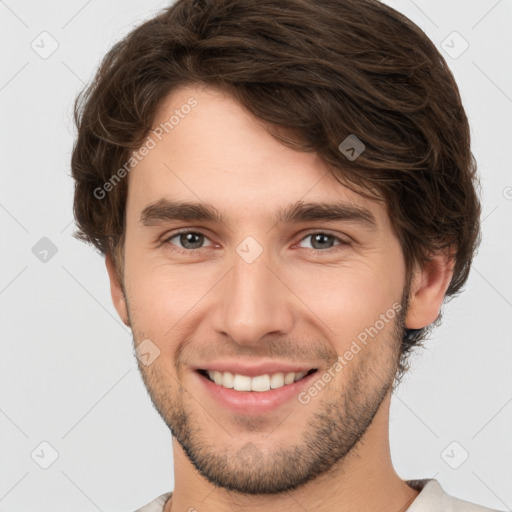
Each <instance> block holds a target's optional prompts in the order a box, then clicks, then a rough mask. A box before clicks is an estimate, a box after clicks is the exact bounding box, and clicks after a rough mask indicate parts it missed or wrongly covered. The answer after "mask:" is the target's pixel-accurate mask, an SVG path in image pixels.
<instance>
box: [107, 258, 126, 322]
mask: <svg viewBox="0 0 512 512" xmlns="http://www.w3.org/2000/svg"><path fill="white" fill-rule="evenodd" d="M105 266H106V267H107V272H108V277H109V280H110V295H111V297H112V303H113V304H114V307H115V308H116V311H117V313H118V314H119V316H120V317H121V320H122V321H123V323H124V324H125V325H127V326H128V327H130V320H129V317H128V309H127V307H126V301H125V297H124V292H123V288H122V286H121V283H120V282H119V277H118V275H117V271H116V266H115V263H114V259H113V258H112V255H111V254H106V255H105Z"/></svg>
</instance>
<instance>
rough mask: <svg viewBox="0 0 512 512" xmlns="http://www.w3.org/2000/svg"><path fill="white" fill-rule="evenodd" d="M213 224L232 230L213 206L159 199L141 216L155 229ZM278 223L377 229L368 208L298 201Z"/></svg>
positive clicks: (282, 213)
mask: <svg viewBox="0 0 512 512" xmlns="http://www.w3.org/2000/svg"><path fill="white" fill-rule="evenodd" d="M175 220H180V221H193V222H201V221H202V222H211V223H217V224H225V225H226V226H229V218H228V217H226V216H224V215H223V214H222V213H221V212H219V210H218V209H217V208H215V206H213V205H212V204H210V203H202V202H201V203H198V202H189V201H172V200H170V199H165V198H162V199H159V200H158V201H156V202H154V203H151V204H149V205H147V206H146V207H145V208H144V209H143V210H142V212H141V215H140V222H141V223H142V225H144V226H156V225H159V224H161V223H164V222H169V221H175ZM275 221H276V223H279V222H283V223H288V224H298V223H301V222H312V221H354V222H357V223H360V224H363V225H366V226H367V227H370V228H376V227H377V221H376V219H375V216H374V215H373V214H372V213H371V212H370V211H369V210H367V209H366V208H363V207H361V206H357V205H354V204H350V203H344V202H336V203H323V202H322V203H304V202H303V201H297V202H296V203H292V204H290V205H288V206H286V207H282V208H280V209H279V210H278V212H277V215H276V218H275Z"/></svg>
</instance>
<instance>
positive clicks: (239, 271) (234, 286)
mask: <svg viewBox="0 0 512 512" xmlns="http://www.w3.org/2000/svg"><path fill="white" fill-rule="evenodd" d="M217 294H218V295H217V297H216V305H215V311H214V312H213V314H212V317H211V318H212V323H213V328H214V329H215V330H216V332H218V333H220V334H222V335H225V336H229V337H230V338H231V339H232V340H233V341H234V342H236V343H237V344H239V345H247V346H251V345H254V346H256V345H259V344H260V343H261V340H262V338H264V337H265V336H267V335H269V334H272V335H273V336H278V335H279V336H281V335H285V334H289V333H290V332H291V330H292V327H293V312H292V300H293V293H292V292H291V291H290V289H289V288H288V287H287V286H286V284H285V283H284V282H283V280H282V278H280V276H279V271H278V269H277V268H276V265H275V264H272V262H271V261H270V258H269V255H268V251H263V252H262V254H260V255H259V256H258V258H256V259H255V260H254V261H252V262H248V261H246V260H245V259H244V258H243V257H241V256H239V254H237V253H235V255H234V258H233V267H232V269H231V271H230V272H229V273H228V274H227V276H226V277H225V278H224V279H223V280H222V281H221V283H220V286H219V287H218V289H217Z"/></svg>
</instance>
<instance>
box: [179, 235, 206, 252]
mask: <svg viewBox="0 0 512 512" xmlns="http://www.w3.org/2000/svg"><path fill="white" fill-rule="evenodd" d="M202 236H203V235H200V234H199V233H185V234H183V235H181V240H180V242H181V244H182V245H183V247H186V248H187V249H197V248H199V247H201V241H202V240H201V237H202ZM194 237H196V238H198V237H199V241H196V242H194V240H193V239H194ZM187 244H192V246H193V247H190V246H187Z"/></svg>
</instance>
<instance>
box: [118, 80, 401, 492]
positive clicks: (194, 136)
mask: <svg viewBox="0 0 512 512" xmlns="http://www.w3.org/2000/svg"><path fill="white" fill-rule="evenodd" d="M191 98H194V100H191ZM185 105H189V107H185ZM192 105H193V106H192ZM173 115H174V117H175V118H174V119H171V117H172V116H173ZM170 119H171V121H170V123H171V125H172V129H170V128H169V125H168V126H167V128H168V133H166V131H165V130H163V133H160V132H159V131H158V128H156V127H158V126H159V125H160V123H165V122H166V121H169V120H170ZM154 127H155V130H156V131H155V132H153V139H154V141H155V142H156V144H155V145H154V147H152V148H151V149H150V150H149V151H148V152H147V155H146V156H144V158H142V159H141V160H140V162H139V163H138V164H137V165H136V166H135V167H134V168H133V169H132V170H131V172H130V174H129V177H128V179H129V182H128V189H129V193H128V200H127V211H126V239H125V266H124V291H125V293H126V297H125V306H126V314H127V316H128V318H129V320H130V325H131V327H132V330H133V335H134V342H135V344H136V345H138V344H140V343H145V344H146V345H145V347H146V348H147V347H151V350H149V351H148V352H149V353H150V354H151V355H150V356H149V359H148V360H150V361H151V362H150V364H145V363H142V362H141V361H139V368H140V371H141V373H142V376H143V379H144V382H145V384H146V386H147V389H148V391H149V394H150V396H151V399H152V401H153V403H154V405H155V407H156V408H157V410H158V411H159V413H160V415H161V416H162V418H163V419H164V421H165V422H166V424H167V425H168V426H169V428H170V429H171V431H172V433H173V435H174V436H175V438H176V440H177V441H178V442H179V444H180V446H181V448H182V449H183V451H184V452H185V454H186V455H187V456H188V458H189V459H190V461H191V462H192V464H193V465H194V467H195V468H196V469H197V470H198V471H199V473H201V474H202V475H203V476H204V477H206V478H207V479H208V480H209V481H210V482H212V483H214V484H216V485H218V486H221V487H225V488H227V489H232V490H236V491H239V492H242V493H248V494H260V493H277V492H283V491H285V490H290V489H293V488H296V487H297V486H299V485H300V484H303V483H305V482H307V481H309V480H312V479H313V478H315V477H316V476H318V475H320V474H322V473H323V472H325V471H327V470H329V469H330V468H332V467H333V466H335V465H336V464H341V463H343V461H344V460H345V459H346V457H347V455H348V454H349V453H350V452H351V450H353V449H354V448H355V447H356V446H357V443H358V440H359V439H360V438H361V436H362V435H363V434H364V433H365V432H366V430H367V429H368V426H369V425H370V423H371V421H372V419H373V418H374V416H375V415H376V413H377V412H378V410H379V407H380V406H381V404H382V402H383V399H384V398H385V396H386V395H387V394H388V393H389V391H390V387H391V386H392V383H393V380H394V376H395V372H396V370H397V366H398V359H399V346H400V338H401V336H402V332H403V331H402V324H403V321H404V317H405V300H404V299H405V298H406V296H407V290H406V284H407V283H406V281H405V264H404V258H403V254H402V251H401V248H400V245H399V242H398V239H397V238H396V236H395V235H394V232H393V230H392V227H391V224H390V220H389V218H388V215H387V213H386V210H385V207H384V206H383V205H382V204H381V203H378V202H374V201H369V200H367V199H363V198H362V197H361V196H359V195H357V194H355V193H354V192H352V191H350V190H349V189H348V188H346V187H344V186H343V185H341V184H340V183H339V182H338V181H336V180H335V179H334V178H333V177H332V176H331V175H330V174H329V172H328V170H327V167H326V166H325V164H323V163H322V162H321V161H320V160H319V158H318V157H317V156H316V155H314V154H310V153H302V152H297V151H294V150H292V149H290V148H287V147H285V146H283V145H282V144H280V143H279V142H278V141H277V140H276V139H274V138H273V137H272V136H271V135H269V133H268V132H267V131H266V130H265V128H264V127H263V125H262V124H261V122H260V121H258V120H257V119H256V118H254V117H252V116H251V115H250V114H249V113H248V112H246V111H245V110H244V109H243V108H242V107H241V106H240V105H238V104H237V103H236V102H235V101H234V100H233V99H231V98H230V97H229V96H226V95H224V94H223V93H221V92H220V91H216V90H212V89H205V88H197V87H186V88H181V89H178V90H175V91H174V92H173V93H172V94H171V95H169V97H168V98H166V101H165V102H164V104H162V106H161V108H160V110H159V112H158V115H157V118H156V119H155V123H154ZM160 131H162V130H160ZM156 134H158V136H157V135H156ZM150 135H151V134H150ZM159 138H161V140H159ZM148 146H153V144H152V143H149V144H148ZM178 203H197V204H198V205H199V207H196V208H191V207H189V208H184V207H183V205H182V206H181V207H180V205H179V204H178ZM322 204H328V205H331V206H330V207H328V208H322V207H320V206H318V205H322ZM207 205H208V208H207V207H206V206H207ZM201 207H202V208H201ZM217 217H220V218H217ZM120 308H121V307H120ZM143 340H144V341H143ZM155 354H156V355H157V357H156V359H154V360H152V359H153V358H154V355H155ZM350 354H351V355H350ZM204 370H208V371H210V374H209V375H210V376H211V377H212V378H213V379H214V380H217V382H218V383H215V382H212V381H211V380H210V378H209V377H208V373H207V371H204ZM215 372H217V373H215ZM227 372H229V373H227ZM304 373H305V375H304ZM230 374H233V376H231V377H230ZM280 374H282V375H280ZM267 375H268V377H267ZM287 375H288V377H287ZM290 375H291V376H290ZM285 379H286V380H285ZM292 381H293V382H292ZM285 382H286V384H285ZM283 384H285V385H283ZM233 386H234V387H233ZM269 386H270V389H269ZM315 390H316V391H315Z"/></svg>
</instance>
